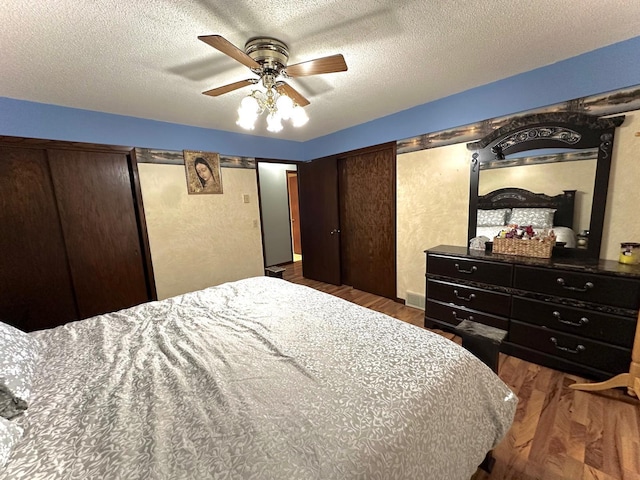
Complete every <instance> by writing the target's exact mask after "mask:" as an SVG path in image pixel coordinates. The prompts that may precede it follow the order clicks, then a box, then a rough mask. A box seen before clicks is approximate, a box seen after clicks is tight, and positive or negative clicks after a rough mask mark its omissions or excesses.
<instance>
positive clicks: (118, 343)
mask: <svg viewBox="0 0 640 480" xmlns="http://www.w3.org/2000/svg"><path fill="white" fill-rule="evenodd" d="M32 335H33V336H35V337H36V338H38V339H39V340H40V341H41V344H42V346H43V347H42V354H41V358H40V362H39V364H38V370H37V374H36V378H35V382H34V387H33V394H32V398H31V401H30V404H29V407H28V409H27V413H26V414H25V416H24V417H23V418H21V419H20V421H21V422H22V423H23V424H25V425H26V431H25V434H24V437H23V438H22V440H21V441H20V442H19V443H18V445H17V446H16V448H15V449H14V451H13V452H12V454H11V456H10V458H9V461H8V464H7V465H6V467H5V468H4V469H3V470H0V479H1V480H9V479H11V480H14V479H18V478H28V479H30V480H38V479H46V480H55V479H172V480H173V479H198V480H201V479H208V478H216V479H218V478H225V479H279V480H282V479H367V480H369V479H385V480H389V479H414V478H415V479H417V478H443V479H444V478H446V479H468V478H469V477H470V476H471V475H472V474H473V472H475V470H476V467H477V465H479V464H480V463H481V461H482V460H483V458H484V456H485V454H486V453H487V451H489V450H490V449H491V448H492V447H494V446H495V445H496V444H497V443H498V442H499V441H500V440H501V439H502V438H503V436H504V435H505V433H506V432H507V430H508V429H509V427H510V425H511V422H512V420H513V415H514V412H515V407H516V403H517V399H516V397H515V395H514V394H513V393H512V392H511V390H510V389H509V388H508V387H507V386H506V385H505V384H504V383H503V382H502V381H501V380H500V379H499V378H498V377H497V376H496V375H495V374H494V373H493V372H492V371H491V370H490V369H489V368H488V367H486V366H485V365H484V364H483V363H481V362H480V361H479V360H477V359H476V358H475V357H474V356H473V355H471V354H470V353H469V352H467V351H466V350H464V349H463V348H462V347H460V346H458V345H456V344H455V343H453V342H451V341H449V340H447V339H446V338H444V337H441V336H439V335H437V334H434V333H432V332H429V331H426V330H424V329H421V328H419V327H416V326H413V325H410V324H407V323H404V322H401V321H399V320H397V319H394V318H391V317H389V316H386V315H384V314H381V313H378V312H373V311H371V310H369V309H366V308H363V307H360V306H358V305H355V304H352V303H349V302H347V301H345V300H342V299H339V298H337V297H333V296H331V295H327V294H324V293H322V292H318V291H316V290H313V289H310V288H307V287H304V286H301V285H296V284H292V283H288V282H286V281H284V280H281V279H277V278H270V277H260V278H250V279H246V280H241V281H238V282H231V283H227V284H223V285H220V286H217V287H212V288H208V289H205V290H201V291H198V292H193V293H188V294H185V295H181V296H177V297H174V298H170V299H167V300H163V301H158V302H151V303H147V304H143V305H139V306H136V307H133V308H130V309H126V310H122V311H119V312H115V313H110V314H106V315H100V316H97V317H94V318H91V319H87V320H82V321H79V322H73V323H69V324H67V325H63V326H60V327H56V328H54V329H51V330H44V331H38V332H32Z"/></svg>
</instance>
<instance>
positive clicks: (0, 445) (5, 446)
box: [0, 417, 22, 468]
mask: <svg viewBox="0 0 640 480" xmlns="http://www.w3.org/2000/svg"><path fill="white" fill-rule="evenodd" d="M21 437H22V428H20V427H19V426H18V425H16V424H15V423H13V422H10V421H9V420H7V419H6V418H2V417H0V468H2V467H4V466H5V465H6V464H7V460H8V459H9V455H10V454H11V449H12V448H13V446H14V445H15V444H16V443H18V440H20V438H21Z"/></svg>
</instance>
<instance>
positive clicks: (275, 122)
mask: <svg viewBox="0 0 640 480" xmlns="http://www.w3.org/2000/svg"><path fill="white" fill-rule="evenodd" d="M267 130H268V131H270V132H273V133H278V132H279V131H280V130H282V121H281V119H280V115H278V114H276V113H270V114H269V115H267Z"/></svg>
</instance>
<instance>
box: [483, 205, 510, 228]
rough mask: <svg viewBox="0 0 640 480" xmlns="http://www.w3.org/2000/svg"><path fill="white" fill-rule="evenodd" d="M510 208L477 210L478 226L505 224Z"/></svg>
mask: <svg viewBox="0 0 640 480" xmlns="http://www.w3.org/2000/svg"><path fill="white" fill-rule="evenodd" d="M510 212H511V209H510V208H498V209H496V210H478V226H479V227H493V226H494V225H506V224H507V215H508V214H509V213H510Z"/></svg>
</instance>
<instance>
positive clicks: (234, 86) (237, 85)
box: [202, 78, 258, 97]
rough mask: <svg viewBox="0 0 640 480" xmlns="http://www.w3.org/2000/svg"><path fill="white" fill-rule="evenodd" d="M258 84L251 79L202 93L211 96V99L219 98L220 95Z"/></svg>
mask: <svg viewBox="0 0 640 480" xmlns="http://www.w3.org/2000/svg"><path fill="white" fill-rule="evenodd" d="M256 83H258V80H256V79H253V78H250V79H247V80H240V81H239V82H234V83H230V84H229V85H223V86H222V87H218V88H213V89H211V90H207V91H206V92H202V93H203V95H209V96H211V97H217V96H218V95H222V94H224V93H228V92H232V91H234V90H237V89H239V88H242V87H246V86H248V85H255V84H256Z"/></svg>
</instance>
